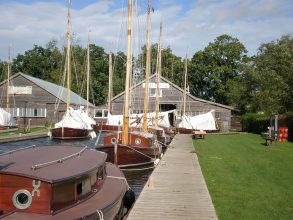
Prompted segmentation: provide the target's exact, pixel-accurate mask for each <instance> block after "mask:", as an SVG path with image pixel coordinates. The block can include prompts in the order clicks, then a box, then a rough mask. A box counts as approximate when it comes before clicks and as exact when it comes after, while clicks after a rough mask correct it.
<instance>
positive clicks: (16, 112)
mask: <svg viewBox="0 0 293 220" xmlns="http://www.w3.org/2000/svg"><path fill="white" fill-rule="evenodd" d="M9 112H10V113H11V115H12V116H13V117H30V118H34V117H35V118H38V117H39V118H45V117H47V109H46V108H11V109H10V110H9Z"/></svg>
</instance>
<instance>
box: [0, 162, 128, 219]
mask: <svg viewBox="0 0 293 220" xmlns="http://www.w3.org/2000/svg"><path fill="white" fill-rule="evenodd" d="M106 173H107V176H106V178H105V181H104V183H103V185H102V186H101V189H100V190H99V191H98V192H97V193H96V194H95V195H93V196H92V197H90V198H89V199H87V200H86V201H83V202H81V203H78V204H77V205H75V206H73V207H70V208H68V209H66V210H64V211H62V212H59V213H57V214H54V215H46V214H34V213H24V212H21V210H19V211H20V212H11V213H9V212H7V211H6V212H2V213H1V207H0V219H1V218H2V217H4V218H5V219H7V220H16V219H30V220H59V219H97V220H98V219H101V218H100V217H99V214H98V212H100V215H101V214H102V215H103V217H104V218H103V219H105V220H112V219H115V220H120V219H122V218H123V215H124V213H123V209H124V206H123V197H124V195H125V192H126V190H127V186H126V180H125V179H124V175H123V174H122V172H121V171H120V170H119V168H118V167H117V166H115V165H113V164H110V163H107V164H106ZM113 177H115V178H113Z"/></svg>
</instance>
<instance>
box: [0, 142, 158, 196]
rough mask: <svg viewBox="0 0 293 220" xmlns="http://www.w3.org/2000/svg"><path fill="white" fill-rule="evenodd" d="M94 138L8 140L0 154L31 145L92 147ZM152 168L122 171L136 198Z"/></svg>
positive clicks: (1, 147)
mask: <svg viewBox="0 0 293 220" xmlns="http://www.w3.org/2000/svg"><path fill="white" fill-rule="evenodd" d="M95 142H96V139H82V140H75V141H60V140H54V139H53V140H52V139H50V138H49V137H47V138H38V139H33V140H26V141H17V142H10V143H3V144H0V154H1V153H4V152H7V151H11V150H15V149H18V148H23V147H28V146H31V145H36V146H48V145H57V144H62V145H70V146H87V147H90V148H94V146H95ZM100 142H101V141H99V143H100ZM152 171H153V169H147V170H138V171H123V173H124V175H125V177H126V179H127V181H128V184H129V186H130V188H131V189H132V190H133V191H134V193H135V196H136V198H138V195H139V194H140V192H141V190H142V188H143V187H144V185H145V183H146V182H147V180H148V178H149V176H150V174H151V173H152Z"/></svg>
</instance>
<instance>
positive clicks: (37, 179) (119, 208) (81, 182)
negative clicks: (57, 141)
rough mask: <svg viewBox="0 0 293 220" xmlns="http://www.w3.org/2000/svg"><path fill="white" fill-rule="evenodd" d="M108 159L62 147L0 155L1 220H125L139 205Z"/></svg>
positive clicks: (122, 177) (119, 172)
mask: <svg viewBox="0 0 293 220" xmlns="http://www.w3.org/2000/svg"><path fill="white" fill-rule="evenodd" d="M106 158H107V155H106V154H105V153H103V152H98V151H96V150H93V149H90V148H88V147H72V146H62V145H57V146H42V147H36V146H30V147H25V148H20V149H17V150H13V151H10V152H6V153H3V154H0V179H1V181H0V193H1V195H5V196H1V197H0V219H1V218H5V219H7V220H14V219H31V220H59V219H105V220H106V219H109V220H110V219H111V220H112V219H116V220H121V219H122V218H123V216H124V214H125V211H124V208H127V209H129V208H130V205H131V203H133V202H134V200H133V199H129V198H130V196H129V195H131V191H129V189H128V184H127V182H126V179H125V177H124V175H123V173H122V172H121V171H120V170H119V168H118V167H117V166H116V165H114V164H111V163H106Z"/></svg>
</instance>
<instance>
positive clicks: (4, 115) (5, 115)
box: [0, 47, 17, 130]
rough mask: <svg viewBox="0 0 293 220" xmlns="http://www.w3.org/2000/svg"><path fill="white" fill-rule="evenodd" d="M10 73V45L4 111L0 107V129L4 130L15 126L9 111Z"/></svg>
mask: <svg viewBox="0 0 293 220" xmlns="http://www.w3.org/2000/svg"><path fill="white" fill-rule="evenodd" d="M10 74H11V59H10V47H9V49H8V62H7V89H6V111H5V110H4V109H2V108H0V130H6V129H9V128H16V127H17V125H16V122H15V120H14V118H13V117H12V116H11V114H10V113H9V108H10V103H9V100H10V99H9V85H10Z"/></svg>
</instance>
